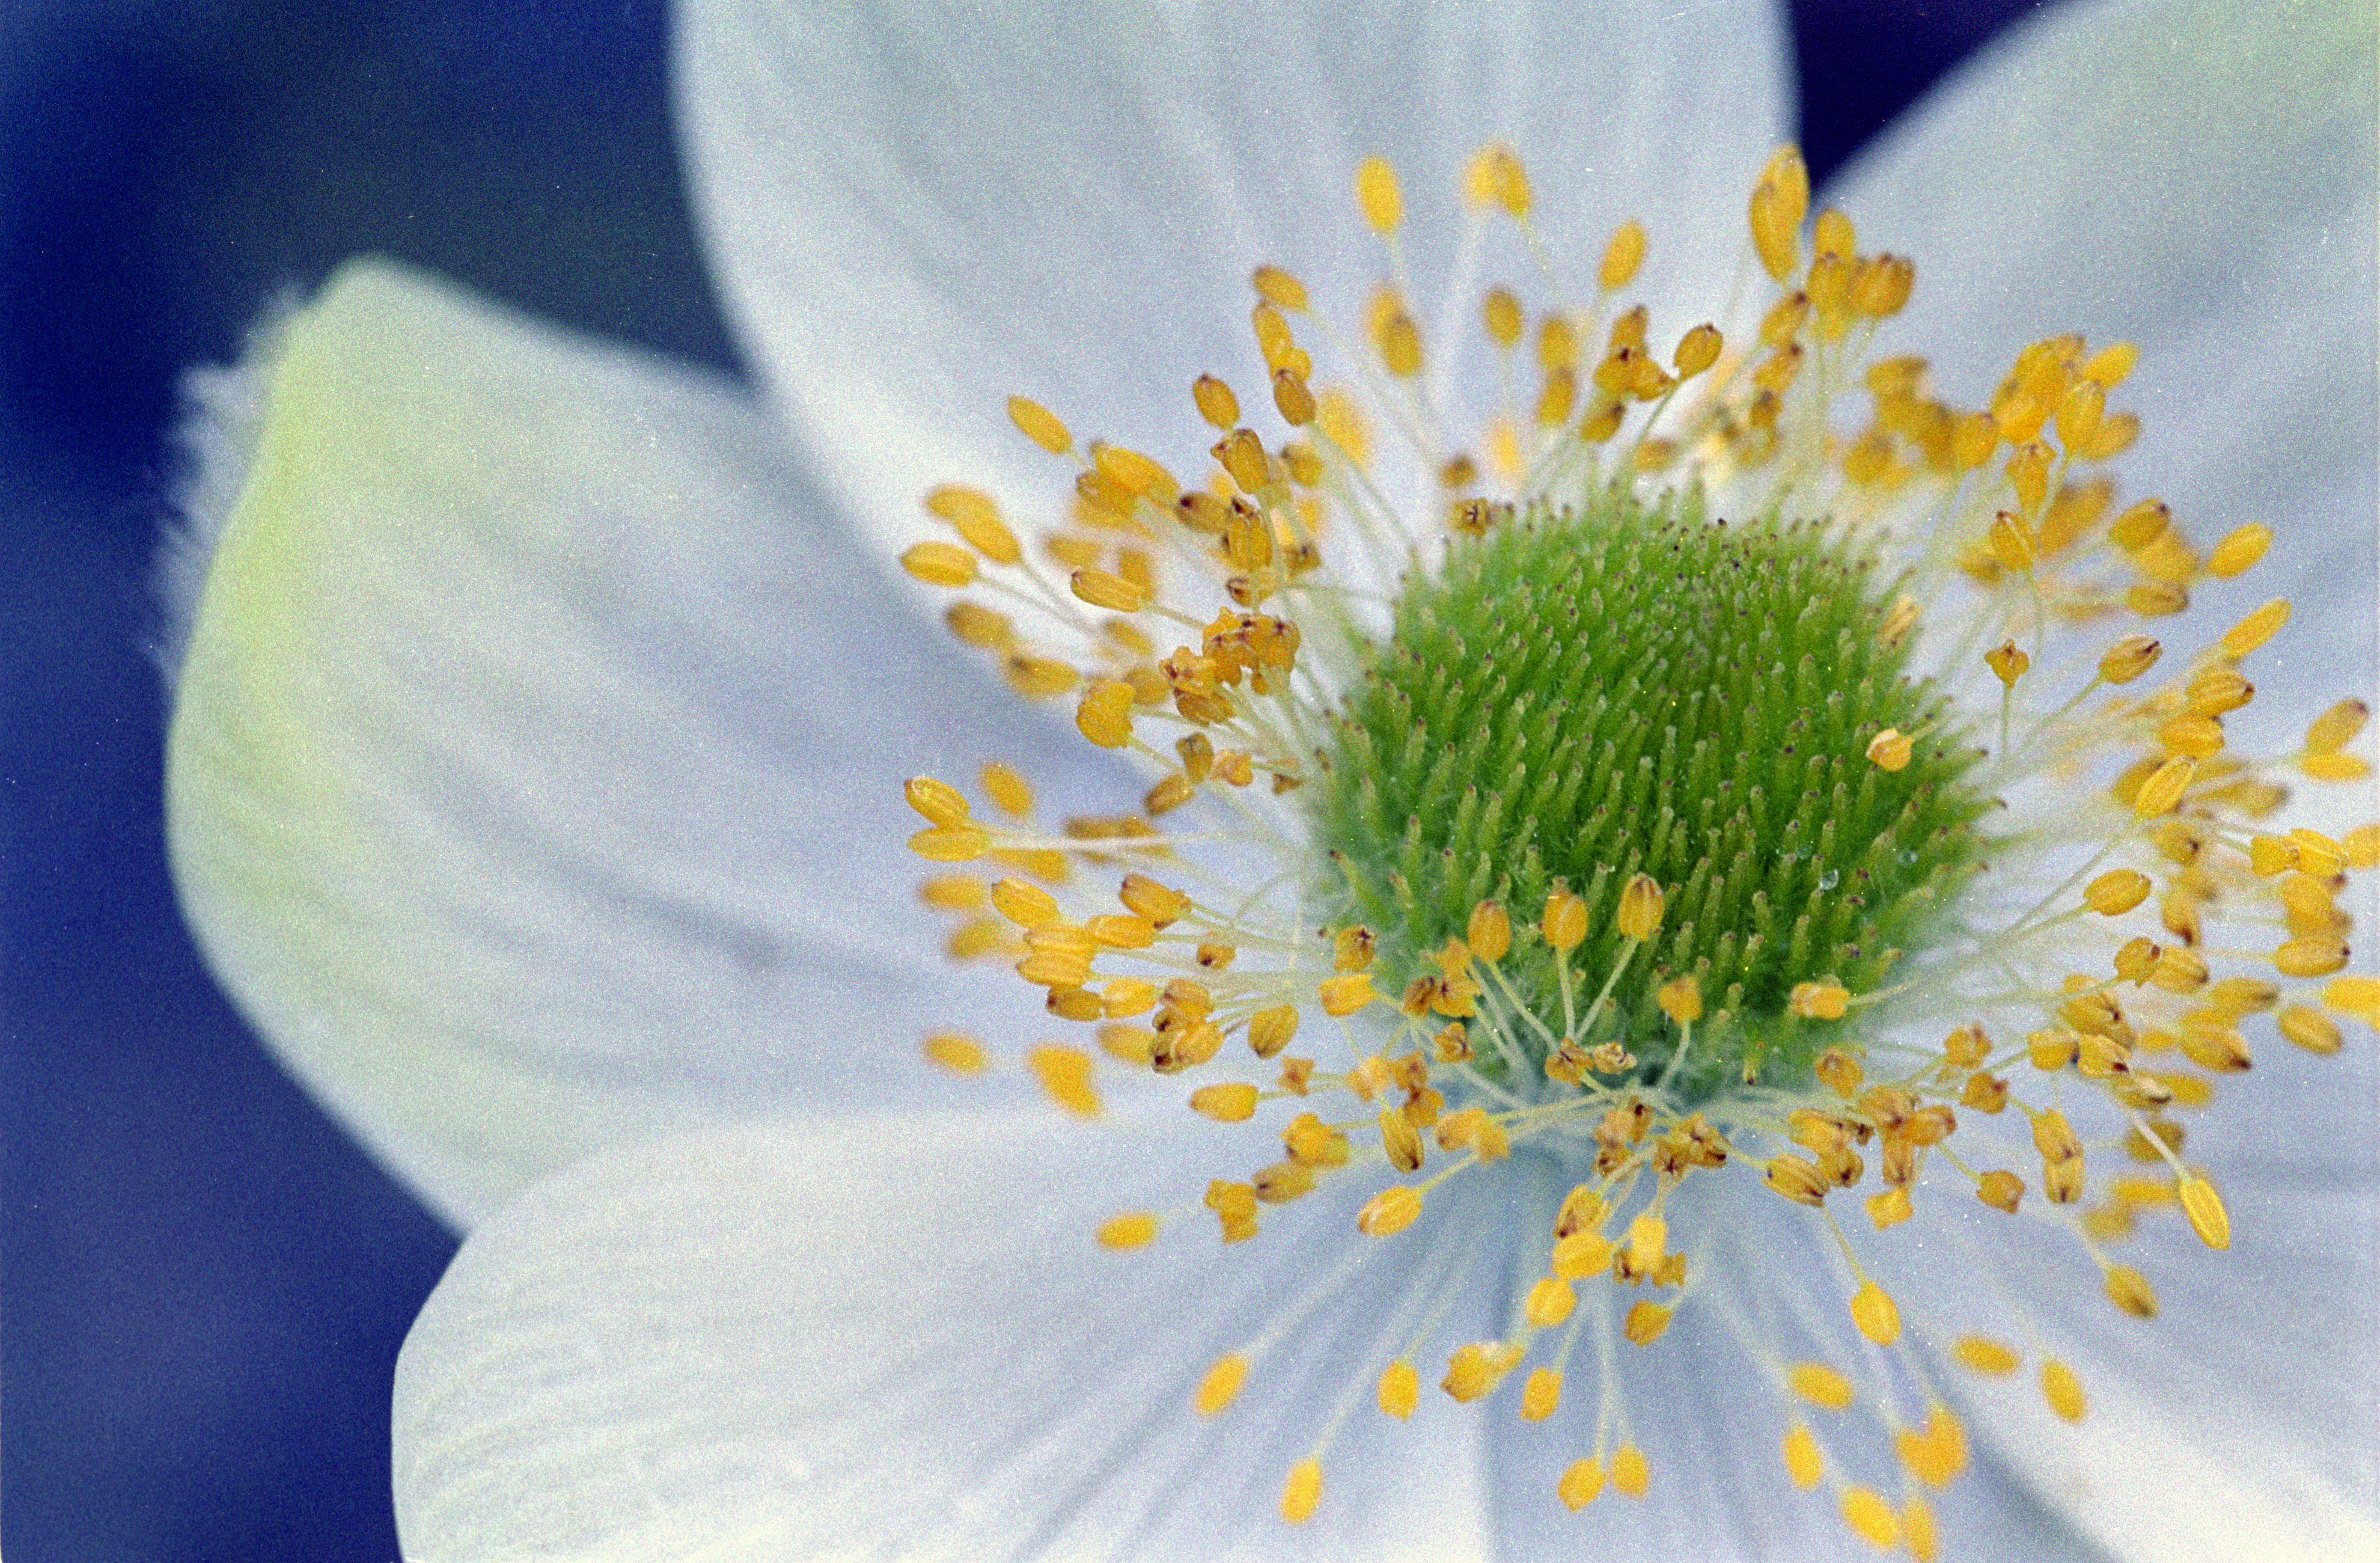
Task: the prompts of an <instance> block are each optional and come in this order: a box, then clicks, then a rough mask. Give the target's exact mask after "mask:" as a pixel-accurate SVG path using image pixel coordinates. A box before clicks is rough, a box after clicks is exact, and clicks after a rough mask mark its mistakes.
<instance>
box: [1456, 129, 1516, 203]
mask: <svg viewBox="0 0 2380 1563" xmlns="http://www.w3.org/2000/svg"><path fill="white" fill-rule="evenodd" d="M1463 199H1464V200H1466V201H1470V202H1471V204H1472V205H1474V206H1490V205H1493V206H1500V207H1502V208H1503V209H1504V211H1505V214H1507V215H1508V216H1512V217H1514V218H1520V217H1525V216H1527V215H1528V214H1529V176H1528V173H1527V171H1526V170H1524V168H1523V167H1522V166H1521V159H1520V154H1519V153H1515V152H1514V151H1513V150H1512V148H1511V147H1509V146H1506V145H1505V144H1504V143H1503V142H1501V141H1495V142H1491V143H1489V144H1488V145H1487V146H1484V147H1481V148H1480V149H1479V150H1478V151H1477V152H1475V153H1472V154H1471V162H1470V163H1469V165H1466V167H1465V168H1464V170H1463Z"/></svg>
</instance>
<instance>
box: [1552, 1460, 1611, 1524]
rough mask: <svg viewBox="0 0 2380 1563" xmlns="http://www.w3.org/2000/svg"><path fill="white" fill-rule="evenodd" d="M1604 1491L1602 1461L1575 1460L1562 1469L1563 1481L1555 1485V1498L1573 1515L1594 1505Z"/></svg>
mask: <svg viewBox="0 0 2380 1563" xmlns="http://www.w3.org/2000/svg"><path fill="white" fill-rule="evenodd" d="M1602 1491H1603V1462H1602V1461H1601V1460H1595V1459H1574V1460H1573V1461H1571V1462H1570V1464H1568V1465H1567V1466H1564V1467H1563V1468H1562V1473H1561V1479H1560V1481H1558V1482H1556V1483H1555V1484H1554V1496H1556V1497H1559V1498H1560V1499H1561V1500H1562V1503H1563V1505H1564V1507H1566V1508H1569V1509H1570V1510H1571V1511H1572V1512H1573V1513H1575V1512H1577V1511H1578V1510H1579V1509H1582V1508H1585V1507H1586V1506H1587V1505H1588V1504H1591V1503H1593V1502H1594V1501H1595V1499H1596V1495H1597V1494H1598V1493H1600V1492H1602Z"/></svg>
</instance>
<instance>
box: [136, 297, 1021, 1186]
mask: <svg viewBox="0 0 2380 1563" xmlns="http://www.w3.org/2000/svg"><path fill="white" fill-rule="evenodd" d="M277 343H278V356H277V358H272V359H270V360H268V361H267V362H266V363H265V364H263V365H261V368H262V369H265V370H269V389H268V390H266V391H265V392H264V399H263V404H262V405H263V418H262V421H261V425H260V426H259V427H258V429H257V431H256V433H255V434H254V438H253V441H252V444H248V443H247V442H242V441H235V440H225V441H223V442H219V443H221V444H222V445H224V446H225V447H226V448H229V449H231V450H233V451H234V452H235V453H237V451H238V450H239V449H240V448H242V446H243V445H244V444H245V445H247V448H249V450H251V451H252V459H251V462H250V465H249V468H248V470H247V473H246V479H247V481H246V482H245V485H244V486H243V487H241V488H240V489H239V497H238V499H237V504H236V505H234V506H233V507H231V511H230V514H229V515H228V517H226V518H225V519H224V520H223V524H222V527H221V536H220V541H219V543H217V545H216V547H215V549H214V551H213V553H212V557H211V558H210V559H209V560H208V568H207V571H206V574H205V582H204V587H203V590H202V592H201V593H200V597H199V599H198V601H197V603H196V604H195V606H194V608H193V610H192V612H191V616H190V622H189V628H188V635H187V642H188V645H187V652H186V653H185V655H184V657H183V660H182V665H181V669H180V679H179V684H178V690H177V694H178V698H177V702H176V709H175V712H174V716H173V724H172V729H171V733H170V738H169V753H168V777H167V788H168V811H169V826H170V838H171V850H172V857H173V865H174V872H175V876H176V883H177V885H178V887H179V889H180V892H181V896H182V899H183V902H184V906H185V909H186V910H187V912H188V917H189V920H190V922H191V925H192V927H193V928H194V929H195V930H196V931H197V933H198V934H199V937H200V942H201V944H202V945H203V946H204V947H205V950H206V952H207V955H208V958H209V959H210V962H211V963H212V966H213V967H214V969H215V971H216V972H217V974H218V975H219V976H220V977H221V978H222V980H223V981H224V983H225V985H226V987H227V988H228V989H229V990H230V991H231V993H232V995H234V997H235V998H236V999H237V1001H238V1002H239V1003H240V1005H241V1007H243V1008H244V1009H245V1010H246V1011H247V1013H248V1015H249V1018H250V1020H252V1021H253V1022H254V1023H255V1024H256V1026H257V1027H258V1029H259V1030H260V1031H261V1032H262V1033H263V1034H264V1035H265V1036H266V1037H267V1038H268V1039H269V1040H270V1041H271V1042H272V1043H273V1045H274V1046H275V1048H276V1049H277V1050H278V1051H279V1052H280V1054H281V1056H282V1057H283V1058H284V1060H285V1061H286V1062H287V1063H288V1065H289V1066H290V1067H291V1068H292V1069H293V1070H294V1071H295V1072H296V1073H297V1075H298V1077H299V1078H300V1079H301V1080H303V1081H306V1082H307V1083H308V1084H309V1085H310V1087H311V1088H312V1089H313V1090H314V1091H315V1092H316V1093H317V1094H318V1095H319V1096H320V1097H321V1098H322V1100H323V1101H324V1102H325V1103H326V1104H327V1105H329V1106H330V1108H331V1109H332V1110H333V1111H334V1113H335V1114H337V1115H338V1116H339V1117H341V1118H342V1119H343V1120H344V1121H345V1122H346V1124H347V1125H348V1126H349V1127H350V1128H351V1129H352V1130H355V1131H356V1132H357V1133H358V1135H360V1136H361V1137H362V1138H363V1139H364V1141H365V1142H366V1143H367V1144H368V1145H370V1147H371V1148H372V1149H373V1151H374V1152H375V1153H376V1154H378V1155H379V1156H380V1157H381V1158H382V1160H383V1161H384V1162H385V1163H386V1164H387V1165H389V1166H391V1167H392V1168H394V1169H395V1171H396V1172H397V1173H398V1174H399V1175H400V1176H402V1177H404V1178H406V1179H407V1181H409V1182H410V1183H411V1184H412V1185H413V1186H414V1187H415V1188H416V1189H417V1190H418V1191H419V1192H420V1193H421V1194H422V1195H423V1197H424V1198H426V1199H427V1200H428V1201H429V1202H430V1203H431V1204H432V1206H433V1207H434V1208H436V1209H438V1210H439V1211H440V1212H442V1213H443V1214H444V1215H447V1216H448V1217H449V1218H450V1219H453V1220H455V1221H457V1222H461V1223H467V1224H468V1222H469V1221H471V1220H473V1219H475V1218H476V1217H477V1216H479V1215H481V1214H484V1213H485V1212H486V1211H488V1210H490V1209H492V1208H493V1206H494V1205H496V1204H497V1203H501V1202H502V1201H503V1200H504V1199H505V1198H506V1197H508V1196H509V1195H510V1194H511V1193H512V1192H513V1191H516V1190H517V1189H518V1188H520V1187H522V1186H524V1185H525V1184H526V1183H528V1181H530V1180H531V1179H533V1178H537V1177H539V1176H540V1175H542V1174H543V1173H545V1172H548V1171H551V1170H553V1169H554V1168H556V1167H558V1166H562V1165H565V1164H566V1163H568V1162H570V1161H574V1160H576V1159H577V1158H578V1157H579V1156H582V1155H584V1154H588V1153H589V1152H590V1151H592V1150H594V1149H597V1148H600V1147H602V1146H605V1145H609V1144H613V1143H618V1142H624V1141H628V1140H633V1139H636V1138H638V1137H641V1136H644V1135H648V1134H652V1133H658V1132H662V1131H666V1130H671V1129H673V1128H685V1127H689V1126H692V1125H696V1124H700V1123H706V1122H716V1121H719V1120H720V1119H721V1118H722V1117H734V1116H736V1115H739V1114H744V1113H750V1112H759V1111H765V1110H768V1109H769V1108H770V1107H771V1105H782V1104H783V1103H785V1102H787V1101H790V1100H793V1099H795V1098H796V1097H797V1096H798V1097H799V1098H800V1099H802V1100H806V1101H832V1100H836V1099H843V1100H873V1099H880V1096H881V1094H882V1093H884V1092H885V1091H886V1090H888V1089H898V1090H901V1091H903V1092H905V1093H909V1094H910V1095H911V1096H912V1097H913V1098H914V1097H916V1096H918V1095H923V1096H925V1097H926V1098H927V1099H929V1100H930V1099H931V1095H932V1093H933V1092H934V1090H935V1089H937V1087H936V1085H935V1083H934V1082H933V1081H931V1080H930V1079H929V1078H928V1072H927V1070H926V1068H925V1066H924V1065H923V1064H922V1062H921V1061H920V1060H919V1059H918V1056H917V1034H918V1032H919V1030H920V1029H922V1028H923V1027H925V1026H927V1025H929V1024H932V1023H937V1022H943V1021H947V1020H950V1019H952V1018H953V1007H959V1006H964V1005H965V1003H966V1002H967V1001H968V989H967V987H966V985H965V983H964V982H962V981H955V980H953V975H952V974H951V973H950V971H949V969H948V968H947V966H946V965H945V964H944V963H943V962H942V961H941V959H939V955H938V949H939V944H940V939H941V930H940V929H938V928H937V927H936V926H934V924H933V923H932V922H930V921H929V919H928V918H926V917H925V916H924V914H923V913H922V911H921V910H919V909H917V908H916V906H915V904H914V901H913V900H912V898H911V897H910V895H909V891H908V886H909V885H911V884H912V883H913V882H914V879H915V869H914V861H913V860H910V859H909V858H908V856H907V854H906V853H905V852H904V851H903V850H902V847H901V843H902V842H903V840H904V839H905V836H907V834H908V833H909V831H910V830H912V829H914V828H915V822H914V821H913V820H912V819H911V818H910V817H909V814H908V811H907V810H906V809H905V808H904V807H903V806H902V803H901V801H900V783H901V778H902V776H903V775H905V772H906V771H907V770H914V769H918V768H924V767H926V766H929V765H945V766H948V765H952V764H953V763H954V762H957V761H959V759H960V757H962V756H964V757H966V758H967V759H969V760H971V759H972V758H974V757H975V756H976V755H977V754H978V753H979V752H991V751H994V740H993V739H990V736H989V735H990V730H991V729H992V725H993V718H994V715H995V714H996V715H997V717H998V719H999V721H1000V723H1001V726H1000V727H999V728H998V730H999V731H1001V732H1004V733H1006V734H1008V735H1009V737H1010V738H1011V739H1012V740H1014V739H1016V738H1017V737H1018V735H1019V728H1018V727H1017V723H1018V722H1019V720H1020V714H1019V713H1018V712H1017V711H1016V709H1015V707H1014V704H1013V703H1012V702H1007V701H1005V700H1004V699H1002V697H1000V696H998V695H994V694H990V693H988V692H986V691H983V690H981V688H980V684H981V680H980V679H979V678H978V677H977V675H976V674H975V673H974V672H973V671H972V670H971V669H969V668H967V667H966V665H965V664H964V663H962V662H961V661H960V660H959V659H958V658H957V657H956V656H955V655H954V654H950V653H944V652H943V651H942V649H941V648H940V647H938V646H936V645H934V644H932V643H930V642H928V641H924V640H923V639H922V638H921V637H919V636H917V633H916V626H915V624H914V622H913V621H911V620H910V619H909V618H908V617H906V616H905V613H904V612H903V611H902V609H901V608H900V607H899V605H898V604H897V602H896V601H895V600H894V599H893V598H892V597H891V595H890V594H889V592H887V591H886V590H885V588H884V587H883V586H882V584H881V583H880V577H879V576H878V574H877V572H876V570H875V569H874V568H873V567H872V565H870V564H868V562H866V561H865V560H863V559H860V558H859V557H858V556H856V555H855V554H853V553H851V552H849V551H848V549H847V545H846V544H845V543H844V542H843V541H842V540H841V539H840V538H839V537H838V536H835V535H833V534H832V532H831V531H829V529H827V528H825V527H823V526H822V525H821V524H820V520H819V519H818V518H819V507H817V505H816V504H815V503H814V502H813V501H812V500H810V498H809V497H808V495H807V492H806V490H805V489H804V488H803V487H802V485H801V484H800V482H798V481H797V479H796V477H795V474H794V472H793V469H792V465H791V462H790V460H789V458H787V457H786V456H785V455H784V453H783V449H782V447H781V446H780V445H779V444H778V442H777V439H776V436H775V434H774V433H773V430H772V428H771V424H770V423H769V422H768V421H767V420H766V419H765V418H764V417H763V416H761V415H760V414H759V412H758V411H756V409H754V408H753V406H752V405H751V404H750V403H749V402H748V400H747V399H746V398H745V397H743V396H742V395H741V394H740V393H738V392H736V391H735V390H734V389H733V388H732V387H728V386H725V385H721V384H719V383H717V382H715V381H713V380H710V379H709V378H707V377H703V376H698V375H695V374H692V373H689V372H684V371H680V370H676V369H673V368H671V367H668V366H665V365H662V364H660V363H658V362H655V361H653V360H649V359H646V358H644V357H642V356H640V355H637V354H633V353H630V352H627V351H625V350H623V349H619V348H601V347H596V346H592V345H589V344H586V343H582V342H580V341H577V340H576V339H573V338H570V337H567V336H563V335H561V334H559V333H556V332H553V331H551V330H548V329H545V328H542V327H539V326H536V325H533V324H529V323H528V322H526V321H523V320H521V319H519V318H517V317H516V316H513V315H511V314H509V313H507V312H505V311H500V310H497V309H494V308H492V307H491V306H488V305H485V304H481V303H479V302H477V301H474V300H471V299H466V298H463V297H461V296H459V295H458V294H456V293H455V292H453V291H452V290H450V289H447V288H445V287H442V286H439V285H437V284H435V283H433V282H431V281H430V280H429V279H426V278H424V277H421V276H419V275H414V274H410V273H407V272H404V271H400V270H398V269H395V268H394V267H391V266H388V265H385V264H381V263H358V264H355V265H351V266H349V267H347V268H346V269H345V270H343V271H342V272H341V273H340V274H339V275H337V276H336V277H335V278H334V279H333V281H332V282H331V283H330V284H329V285H328V287H325V289H324V290H323V292H322V296H321V297H320V298H319V299H316V300H315V301H314V302H313V303H312V304H311V306H310V307H309V308H307V309H306V310H304V311H301V312H299V313H297V314H296V315H294V316H292V317H291V318H290V319H289V320H288V321H287V323H286V324H285V327H284V329H283V330H282V331H281V332H280V333H279V335H278V337H277ZM211 482H213V485H214V487H215V488H216V489H217V490H220V489H222V488H224V487H225V486H226V485H225V483H224V482H223V480H222V479H221V478H220V476H218V477H216V478H215V479H212V480H211ZM202 486H203V485H202ZM941 691H953V692H952V693H949V694H943V693H941ZM970 702H976V703H970ZM1026 730H1029V719H1026Z"/></svg>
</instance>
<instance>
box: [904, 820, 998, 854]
mask: <svg viewBox="0 0 2380 1563" xmlns="http://www.w3.org/2000/svg"><path fill="white" fill-rule="evenodd" d="M909 850H911V851H912V852H915V853H917V856H919V857H921V858H924V859H927V860H928V861H932V862H938V863H964V862H972V861H975V860H976V859H977V858H979V857H982V856H983V855H984V854H985V853H986V852H989V851H990V850H991V837H990V836H989V835H987V834H986V833H985V832H984V831H983V830H982V828H981V827H979V826H977V825H971V824H953V825H936V826H934V827H933V828H932V829H930V830H921V831H919V832H917V835H915V836H911V837H909Z"/></svg>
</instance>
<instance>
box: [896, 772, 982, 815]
mask: <svg viewBox="0 0 2380 1563" xmlns="http://www.w3.org/2000/svg"><path fill="white" fill-rule="evenodd" d="M901 796H902V797H903V798H904V799H905V800H907V802H908V804H909V807H911V808H912V809H915V810H917V812H919V813H920V814H923V815H924V816H925V817H926V818H927V819H928V820H929V821H930V822H932V823H933V824H938V825H957V824H965V823H966V819H967V814H968V813H969V812H970V811H969V810H968V807H967V800H966V799H965V796H964V795H963V794H961V793H960V791H959V789H958V788H954V787H953V786H951V784H950V783H948V782H944V781H937V780H935V779H934V778H933V777H932V776H911V777H910V778H909V779H908V780H907V781H905V782H904V783H902V784H901Z"/></svg>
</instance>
